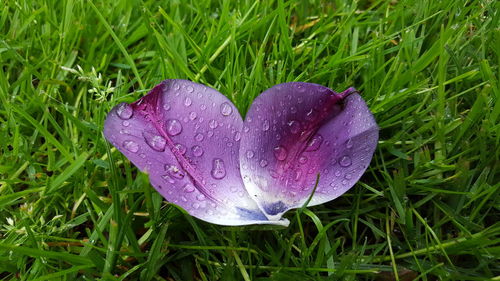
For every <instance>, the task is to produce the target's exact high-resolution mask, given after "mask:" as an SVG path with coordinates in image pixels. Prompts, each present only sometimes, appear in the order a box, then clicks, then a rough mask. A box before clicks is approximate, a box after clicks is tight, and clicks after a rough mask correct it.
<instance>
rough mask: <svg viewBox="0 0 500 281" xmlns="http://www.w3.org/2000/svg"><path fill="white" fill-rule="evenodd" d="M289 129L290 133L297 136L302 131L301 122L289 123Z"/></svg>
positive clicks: (293, 121)
mask: <svg viewBox="0 0 500 281" xmlns="http://www.w3.org/2000/svg"><path fill="white" fill-rule="evenodd" d="M288 127H289V128H290V132H291V133H292V134H297V133H298V132H299V131H300V123H299V121H295V120H292V121H289V122H288Z"/></svg>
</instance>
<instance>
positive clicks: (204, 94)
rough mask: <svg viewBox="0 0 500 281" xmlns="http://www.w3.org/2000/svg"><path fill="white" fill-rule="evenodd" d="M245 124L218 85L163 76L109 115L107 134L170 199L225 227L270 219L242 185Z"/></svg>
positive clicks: (192, 213)
mask: <svg viewBox="0 0 500 281" xmlns="http://www.w3.org/2000/svg"><path fill="white" fill-rule="evenodd" d="M242 125H243V121H242V119H241V116H240V114H239V112H238V110H237V109H236V108H235V107H234V105H233V104H232V103H231V102H230V101H229V100H228V99H227V98H226V97H225V96H223V95H222V94H220V93H219V92H217V91H216V90H214V89H212V88H209V87H206V86H203V85H200V84H196V83H193V82H190V81H185V80H165V81H164V82H162V83H161V84H159V85H157V86H156V87H155V88H154V89H153V90H151V92H149V93H148V95H146V96H144V97H143V98H141V99H139V100H138V101H136V102H134V103H133V104H130V105H129V104H126V103H122V104H119V105H117V106H116V107H115V108H113V110H112V111H111V112H110V113H109V114H108V117H107V119H106V122H105V125H104V135H105V137H106V139H108V140H109V141H110V142H111V143H112V144H113V145H114V146H115V147H116V148H118V150H120V151H121V152H122V153H123V154H124V155H125V156H126V157H127V158H128V159H130V161H131V162H132V163H134V164H135V165H136V166H137V167H138V168H139V169H140V170H141V171H143V172H145V173H148V174H149V178H150V182H151V184H152V185H153V187H154V188H155V189H156V190H157V191H158V192H159V193H160V194H161V195H162V196H163V197H165V198H166V199H167V200H168V201H170V202H173V203H175V204H177V205H179V206H181V207H183V208H184V209H185V210H187V211H188V212H189V213H190V214H191V215H193V216H195V217H198V218H200V219H202V220H205V221H208V222H211V223H216V224H222V225H245V224H256V223H268V224H269V223H271V224H281V225H287V224H288V221H286V220H282V221H268V220H267V218H266V217H265V216H264V215H263V214H262V212H261V211H260V210H259V208H258V206H257V205H256V203H255V202H254V201H253V200H252V199H251V198H250V197H249V195H248V193H247V191H246V190H245V188H244V185H243V182H242V179H241V175H240V171H239V159H238V157H239V155H238V152H239V146H240V137H241V133H240V132H241V128H242Z"/></svg>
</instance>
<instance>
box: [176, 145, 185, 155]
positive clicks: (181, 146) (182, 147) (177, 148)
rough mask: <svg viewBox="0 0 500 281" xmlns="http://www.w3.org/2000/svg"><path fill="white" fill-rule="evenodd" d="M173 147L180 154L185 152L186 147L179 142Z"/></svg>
mask: <svg viewBox="0 0 500 281" xmlns="http://www.w3.org/2000/svg"><path fill="white" fill-rule="evenodd" d="M175 149H176V150H177V151H179V153H180V154H182V155H184V154H185V153H186V147H185V146H184V145H182V144H180V143H178V144H176V145H175Z"/></svg>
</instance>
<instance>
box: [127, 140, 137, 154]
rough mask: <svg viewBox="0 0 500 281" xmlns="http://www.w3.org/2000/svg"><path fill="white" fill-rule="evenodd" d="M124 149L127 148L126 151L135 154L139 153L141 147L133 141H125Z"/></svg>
mask: <svg viewBox="0 0 500 281" xmlns="http://www.w3.org/2000/svg"><path fill="white" fill-rule="evenodd" d="M123 147H125V149H127V150H128V151H130V152H133V153H136V152H137V151H139V145H138V144H137V143H136V142H134V141H131V140H126V141H124V142H123Z"/></svg>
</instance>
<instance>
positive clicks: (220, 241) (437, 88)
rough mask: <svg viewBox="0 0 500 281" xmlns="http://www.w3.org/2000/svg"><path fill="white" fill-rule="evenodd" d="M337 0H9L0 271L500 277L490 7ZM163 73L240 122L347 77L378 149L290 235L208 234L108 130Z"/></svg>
mask: <svg viewBox="0 0 500 281" xmlns="http://www.w3.org/2000/svg"><path fill="white" fill-rule="evenodd" d="M348 2H350V1H346V2H344V1H317V0H309V1H288V2H284V1H281V0H279V1H253V0H252V1H243V0H242V1H223V0H220V1H210V0H199V1H195V0H192V1H180V0H177V1H175V0H174V1H163V3H160V2H158V1H152V0H150V1H133V0H132V1H125V0H117V1H98V0H67V1H50V0H40V1H30V0H17V1H14V0H3V1H2V2H1V8H0V66H1V67H0V140H1V141H0V278H1V279H3V280H94V279H101V280H413V279H417V280H488V279H490V280H500V263H499V256H500V235H499V234H500V224H499V223H498V221H499V219H500V216H499V202H498V201H499V200H498V194H499V187H500V183H499V178H500V176H499V174H500V168H499V167H500V161H499V156H500V152H499V142H500V133H499V132H500V125H499V123H500V122H499V119H500V117H499V115H500V101H499V98H500V90H499V85H498V83H499V81H498V80H499V74H498V73H499V69H498V65H499V61H500V47H499V46H500V29H499V26H500V24H499V22H500V12H499V10H500V9H499V8H500V6H499V4H498V3H499V2H496V1H488V0H482V1H417V0H405V1H397V0H395V1H356V2H354V3H348ZM77 65H79V66H81V68H82V69H81V70H79V69H78V67H77ZM166 78H184V79H190V80H193V81H197V82H200V83H204V84H207V85H210V86H212V87H215V88H216V89H218V90H219V91H220V92H222V93H224V94H226V95H227V96H228V97H229V98H230V99H231V100H232V101H233V102H234V103H235V104H236V106H237V107H238V108H239V110H240V112H241V113H242V114H244V113H245V111H246V110H247V108H248V106H249V104H251V102H252V100H253V99H254V97H255V96H256V95H258V94H259V93H260V92H262V91H263V90H265V89H267V88H268V87H270V86H272V85H274V84H277V83H281V82H288V81H307V82H314V83H319V84H323V85H325V86H329V87H331V88H333V89H336V90H339V91H341V90H344V89H346V88H347V87H348V86H355V87H356V88H357V89H358V90H360V91H361V93H362V96H363V97H364V98H365V100H366V101H367V103H368V104H369V106H370V108H371V110H372V111H373V113H374V115H375V117H376V119H377V121H378V123H379V125H380V128H381V131H380V135H381V137H380V142H379V146H378V148H377V150H376V152H375V156H374V159H373V160H372V163H371V165H370V167H369V169H368V170H367V172H366V174H365V175H364V176H363V178H362V179H361V181H360V182H359V183H358V184H357V185H356V186H355V187H353V188H352V189H351V190H350V191H349V192H348V193H347V194H345V195H344V196H342V197H340V198H338V199H337V200H334V201H332V202H329V203H327V204H324V205H321V206H317V207H312V208H310V209H308V210H304V211H303V212H296V211H291V212H289V213H288V214H287V215H286V216H287V218H289V219H290V220H291V225H290V226H289V227H288V228H276V227H274V228H273V227H262V226H258V227H221V226H217V225H211V224H208V223H205V222H203V221H200V220H197V219H193V218H191V217H190V216H188V215H186V214H185V213H184V212H183V211H182V210H179V209H178V208H176V207H175V206H172V205H170V204H168V203H166V202H164V201H163V200H162V198H161V197H160V196H159V195H158V194H157V193H156V192H155V191H154V190H153V189H152V188H151V187H150V185H149V183H148V180H147V177H146V176H145V175H143V174H140V173H137V169H136V168H135V167H133V166H132V165H131V164H130V162H128V161H127V160H126V159H125V158H124V157H123V156H122V155H121V154H120V153H119V152H117V151H115V150H114V149H111V148H110V145H109V144H107V143H106V142H105V140H104V138H103V136H102V133H101V131H102V125H103V121H104V118H105V115H106V113H107V112H108V111H109V110H110V109H111V108H112V107H113V106H114V105H116V104H117V103H119V102H122V101H126V102H131V101H134V100H136V99H138V98H139V97H140V96H142V95H144V94H145V93H146V92H147V91H148V89H150V88H152V87H153V86H154V85H155V84H157V83H158V82H160V81H161V80H163V79H166ZM110 83H111V84H110Z"/></svg>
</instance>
